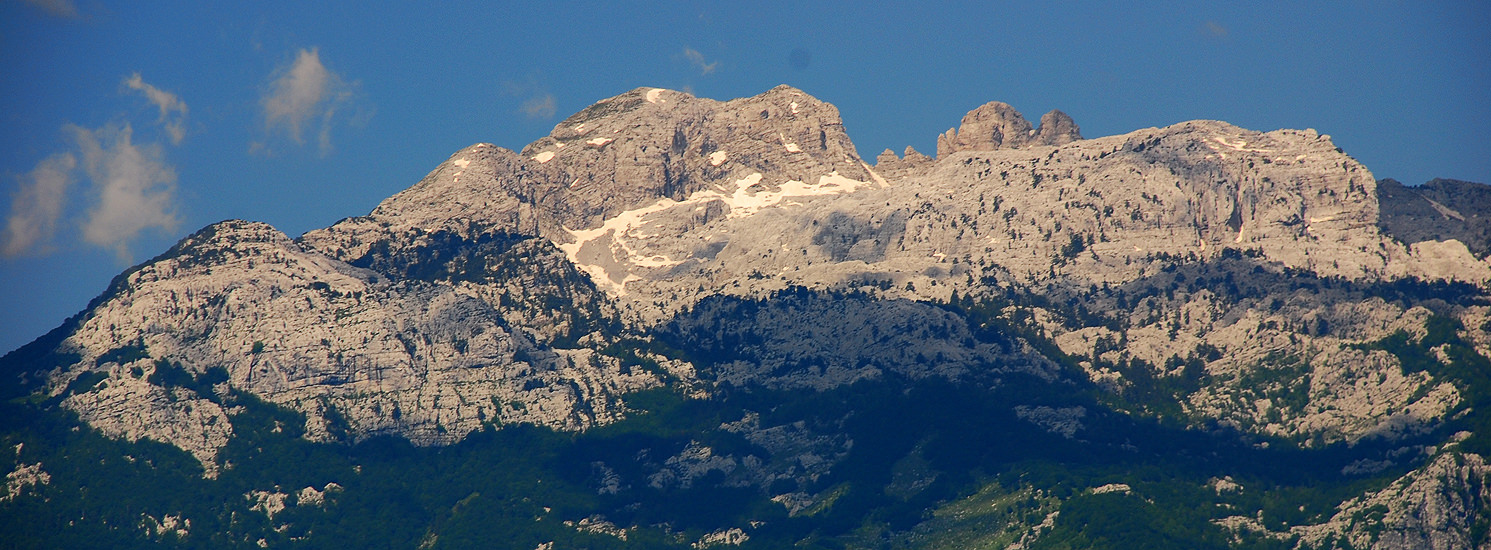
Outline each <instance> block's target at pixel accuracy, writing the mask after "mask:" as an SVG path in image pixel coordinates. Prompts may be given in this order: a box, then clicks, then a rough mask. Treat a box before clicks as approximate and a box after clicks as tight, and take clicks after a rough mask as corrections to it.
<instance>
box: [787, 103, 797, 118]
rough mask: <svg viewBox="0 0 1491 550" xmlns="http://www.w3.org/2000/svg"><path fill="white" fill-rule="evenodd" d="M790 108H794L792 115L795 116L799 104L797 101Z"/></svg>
mask: <svg viewBox="0 0 1491 550" xmlns="http://www.w3.org/2000/svg"><path fill="white" fill-rule="evenodd" d="M788 106H789V107H791V108H792V114H794V115H795V114H797V102H796V101H793V102H792V104H791V105H788Z"/></svg>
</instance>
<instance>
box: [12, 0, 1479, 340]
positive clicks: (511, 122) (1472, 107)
mask: <svg viewBox="0 0 1491 550" xmlns="http://www.w3.org/2000/svg"><path fill="white" fill-rule="evenodd" d="M59 1H60V0H50V2H44V3H53V4H56V3H58V2H59ZM61 3H62V4H64V5H68V4H70V5H71V6H72V7H73V8H74V9H75V11H76V15H75V16H72V17H60V16H57V15H55V14H53V13H52V12H49V11H47V10H46V9H43V8H41V7H38V6H36V5H33V4H31V3H24V2H18V1H15V0H0V75H3V77H0V216H6V217H9V216H11V212H12V208H11V203H12V200H13V197H14V196H15V194H16V193H17V190H18V189H19V188H20V186H21V182H22V179H23V176H24V175H25V174H27V173H29V172H31V171H32V170H33V169H34V168H35V167H36V166H37V165H38V163H40V162H42V161H43V160H44V159H46V158H48V157H49V156H51V155H54V154H57V153H63V152H67V151H76V143H75V139H74V138H73V137H72V135H73V134H71V133H69V131H66V130H64V127H65V126H66V125H69V124H72V125H77V126H79V127H82V128H85V129H97V128H102V127H105V126H108V125H111V124H112V125H116V126H118V125H123V124H128V125H130V127H131V128H132V129H133V130H134V142H135V143H136V144H151V143H154V144H159V145H160V147H161V149H160V150H161V156H160V160H161V161H163V162H164V163H165V164H167V165H169V166H170V167H171V168H173V169H174V170H175V172H176V174H177V182H176V191H175V193H174V195H173V196H172V204H173V205H174V206H173V207H174V212H175V213H176V215H177V217H178V218H179V219H180V223H179V224H178V225H177V226H176V227H175V228H174V229H171V230H166V231H162V230H157V229H147V230H145V231H143V232H141V233H140V234H139V235H137V236H134V237H133V238H132V239H130V240H129V249H128V254H126V255H123V256H121V255H120V254H118V253H117V252H116V251H115V250H112V249H108V248H103V247H100V246H96V245H93V244H89V243H87V242H85V241H84V240H83V239H82V238H81V230H80V226H81V225H82V223H83V221H84V219H85V218H86V216H87V212H88V210H89V208H90V207H91V205H93V204H95V203H96V201H97V199H96V198H95V197H94V196H93V193H92V191H91V187H90V185H89V184H88V183H87V181H86V179H82V180H80V181H79V182H76V183H74V184H73V185H72V187H70V188H69V189H70V191H69V196H68V200H67V202H66V205H67V206H66V208H65V210H64V212H63V214H62V216H61V217H60V218H59V220H58V226H57V231H56V233H55V234H54V235H52V237H51V238H50V239H49V240H47V241H46V242H45V243H43V246H40V247H35V248H34V249H32V250H29V251H28V252H26V253H24V254H21V255H18V256H12V257H0V352H4V351H6V350H10V349H13V348H15V347H18V346H20V345H22V344H24V343H26V342H28V341H30V340H31V339H33V338H35V337H37V336H40V335H41V334H43V333H44V332H46V331H47V330H48V329H50V328H52V327H55V326H57V325H58V324H60V323H61V322H62V320H63V319H64V318H66V317H67V316H69V315H71V314H73V313H76V312H77V311H79V310H81V309H82V308H83V307H84V305H85V304H86V303H87V302H88V300H89V299H90V298H92V297H93V296H96V295H97V294H98V293H100V292H101V291H102V290H103V289H104V287H105V286H106V285H107V283H108V281H109V279H110V278H111V277H113V276H114V275H115V274H117V273H119V272H120V271H122V270H124V269H125V268H126V267H128V266H129V265H130V264H132V263H136V262H140V261H144V260H146V259H148V258H150V257H151V256H153V255H155V254H158V253H160V252H162V251H164V250H165V249H167V248H168V247H169V246H170V245H171V244H172V243H174V242H175V241H176V240H178V239H180V238H181V237H183V236H185V235H187V234H189V233H191V232H193V231H195V230H196V229H198V228H200V227H202V226H203V225H206V224H209V223H212V222H215V221H218V220H222V219H226V218H243V219H249V220H259V221H265V222H269V223H271V224H273V225H274V226H276V227H278V228H280V229H281V230H283V231H285V232H286V233H288V234H290V235H291V236H296V235H299V234H300V233H302V232H304V231H306V230H309V229H313V228H317V227H323V226H326V225H329V224H331V223H333V222H335V221H336V220H338V219H340V218H343V217H347V216H353V215H360V214H364V213H367V212H368V211H369V210H371V209H372V208H373V206H375V205H376V204H377V202H378V201H380V200H382V199H383V198H386V197H388V196H389V195H392V194H394V193H396V192H398V191H399V190H402V189H404V188H406V187H408V186H410V185H412V184H414V183H415V182H417V181H418V180H419V179H420V178H421V177H423V176H424V175H425V173H427V172H428V171H429V170H431V169H432V168H434V167H435V166H436V165H437V164H438V163H440V162H441V161H443V160H444V159H445V158H446V157H447V156H448V155H450V154H451V153H453V152H455V151H456V150H457V149H460V148H461V147H464V146H466V145H470V144H472V143H476V142H491V143H495V144H497V145H500V146H503V147H508V148H512V149H518V148H521V147H522V146H523V145H524V144H526V143H528V142H530V141H532V140H535V139H537V138H539V137H540V136H543V135H545V134H547V133H548V131H549V129H551V128H552V127H553V125H554V124H555V123H557V122H558V121H559V120H562V119H563V118H564V117H565V116H567V115H569V114H570V113H573V112H575V111H578V110H580V109H582V108H584V107H585V106H587V105H589V104H591V103H594V102H595V101H597V100H600V99H603V98H606V97H609V96H612V95H616V94H619V93H622V92H625V91H627V90H630V89H632V88H636V87H640V86H658V87H666V88H672V89H679V90H687V91H691V92H692V93H694V94H696V95H699V96H704V97H711V98H716V99H730V98H735V97H743V96H750V95H755V94H758V93H761V92H763V91H765V90H768V89H770V88H771V87H773V86H775V85H777V84H782V83H786V84H791V85H793V86H796V87H798V88H801V89H803V90H805V91H807V92H808V93H811V94H813V95H815V96H817V97H818V98H820V99H822V100H825V101H828V102H830V103H833V104H835V105H837V106H838V107H839V109H840V112H841V113H842V115H843V118H844V123H845V126H846V128H847V130H848V132H849V134H850V136H851V137H852V138H853V139H854V141H855V144H856V146H857V147H858V148H859V152H860V154H861V155H862V156H865V157H867V158H873V157H874V156H875V155H876V154H878V153H879V152H880V151H881V150H883V149H885V148H892V149H894V150H896V151H897V152H899V151H900V150H901V149H903V148H904V147H905V146H907V145H912V146H914V147H916V148H917V149H918V150H921V151H922V152H925V153H928V154H932V153H934V152H935V143H936V136H937V134H939V133H941V132H943V131H945V130H947V129H948V128H950V127H952V126H954V125H956V124H957V122H958V119H959V118H960V117H961V116H962V115H963V114H964V113H965V112H967V111H968V110H970V109H972V108H974V107H976V106H978V105H980V104H982V103H984V102H986V101H990V100H1000V101H1005V102H1007V103H1010V104H1011V105H1013V106H1014V107H1015V108H1016V109H1019V110H1020V111H1021V112H1023V113H1025V115H1026V117H1027V118H1030V119H1032V120H1036V119H1038V118H1039V117H1040V115H1041V114H1042V113H1044V112H1046V111H1048V110H1050V109H1061V110H1063V111H1066V112H1067V113H1068V114H1070V115H1071V116H1072V117H1073V118H1074V119H1075V120H1076V121H1077V123H1078V124H1079V125H1080V126H1081V127H1082V133H1083V135H1085V136H1087V137H1098V136H1104V135H1111V134H1117V133H1124V132H1129V131H1132V130H1135V129H1139V128H1145V127H1151V126H1164V125H1168V124H1173V123H1177V122H1182V121H1185V120H1191V119H1219V120H1226V121H1228V122H1231V123H1233V124H1237V125H1239V126H1242V127H1245V128H1251V129H1256V130H1265V131H1266V130H1273V129H1277V128H1315V129H1317V130H1318V131H1320V132H1322V133H1326V134H1331V135H1332V136H1333V138H1334V140H1335V142H1336V144H1337V145H1338V146H1340V147H1342V148H1343V149H1344V150H1345V151H1346V152H1348V153H1349V154H1351V155H1353V156H1354V157H1356V158H1357V159H1358V160H1360V161H1362V162H1363V163H1364V164H1365V165H1366V166H1367V167H1368V168H1369V169H1371V170H1372V171H1373V173H1374V174H1375V175H1376V176H1377V177H1379V178H1385V177H1391V178H1396V179H1399V180H1402V181H1404V182H1406V183H1410V184H1416V183H1421V182H1423V181H1426V180H1428V179H1431V178H1434V177H1451V178H1458V179H1467V180H1473V181H1481V182H1488V181H1491V91H1488V90H1491V87H1488V85H1491V30H1488V29H1491V7H1488V4H1486V3H1485V2H1440V3H1420V2H1354V3H1263V4H1252V3H1236V2H1229V3H1211V2H1172V3H1150V4H1147V5H1146V6H1145V7H1131V6H1129V5H1127V4H1129V3H1086V2H1059V1H1058V2H1041V3H1030V4H1020V5H1014V4H1006V3H998V2H969V3H951V4H948V5H943V6H918V5H903V4H885V3H873V4H872V3H862V4H853V5H841V4H839V3H832V4H819V3H809V2H793V3H751V4H750V5H749V6H747V5H746V4H747V3H736V2H729V3H698V4H695V3H668V4H645V5H644V4H632V3H605V4H589V3H527V4H524V5H517V6H512V5H494V4H489V3H476V2H439V3H431V5H424V4H415V3H398V4H392V5H388V4H384V3H352V2H348V3H336V4H331V5H329V6H322V5H314V6H312V5H307V4H310V3H304V2H233V3H207V2H144V3H126V4H114V3H108V4H105V3H103V2H98V1H96V0H75V1H73V2H61ZM1298 4H1307V5H1298ZM302 50H314V51H316V52H317V53H318V55H319V59H320V61H321V62H322V63H323V64H324V66H325V68H326V69H328V70H329V71H331V72H333V73H335V74H336V75H337V76H338V77H340V79H341V80H342V81H343V82H344V83H345V85H344V86H343V87H342V88H340V90H341V91H342V92H344V93H345V97H344V99H343V100H341V101H339V102H336V103H335V105H336V107H337V111H336V112H335V113H333V115H332V116H331V118H330V121H331V123H330V124H331V126H330V128H331V130H330V134H329V136H330V139H329V141H330V145H331V147H330V148H329V149H325V150H323V149H322V148H321V147H319V145H318V141H317V139H316V134H317V130H316V129H319V120H320V118H319V115H318V118H317V119H316V121H315V122H314V124H315V125H316V129H312V130H308V131H307V132H306V133H307V137H306V139H305V143H303V144H300V143H296V142H294V141H293V140H291V139H289V138H287V137H286V135H285V133H284V132H283V131H276V130H274V129H271V128H269V127H268V126H267V125H266V119H265V113H264V108H263V106H262V103H261V98H262V97H263V96H264V95H265V94H267V93H270V92H271V91H272V87H271V82H272V80H273V79H274V78H275V76H276V75H278V74H282V71H284V70H285V69H286V68H287V67H289V66H290V64H291V63H292V62H293V61H295V59H296V58H297V55H298V54H299V52H301V51H302ZM686 51H693V52H697V54H698V56H699V58H700V59H699V60H698V62H695V61H694V60H691V59H690V57H689V55H688V54H687V53H686ZM705 67H711V69H710V70H708V71H707V72H706V70H705ZM134 73H139V74H140V75H141V78H142V79H143V80H144V81H145V82H147V83H149V84H151V85H153V86H155V87H157V88H159V89H161V90H164V91H167V92H170V93H172V94H175V95H176V96H177V97H178V98H179V99H180V100H181V101H183V102H184V103H185V104H186V105H187V106H188V108H189V113H188V115H187V116H186V118H185V125H186V129H187V133H186V136H185V138H184V139H183V140H182V141H181V143H180V144H179V145H171V144H170V143H169V141H168V139H167V136H166V134H165V133H164V131H163V130H162V129H161V127H160V125H159V124H157V120H158V111H157V110H156V107H154V106H153V105H151V104H150V103H149V102H148V101H146V100H145V98H144V96H142V95H140V94H138V93H135V92H132V91H130V90H128V89H126V87H125V86H124V85H123V81H124V79H126V78H127V77H129V76H130V75H132V74H134ZM546 96H552V98H553V105H554V113H553V114H552V115H549V116H542V115H546V113H540V115H541V116H532V115H531V114H529V113H525V112H524V110H523V106H524V104H525V102H530V101H536V100H539V99H541V98H543V97H546ZM256 143H260V144H265V145H264V147H262V148H259V149H257V150H255V147H254V144H256ZM3 223H4V222H3V219H0V226H3Z"/></svg>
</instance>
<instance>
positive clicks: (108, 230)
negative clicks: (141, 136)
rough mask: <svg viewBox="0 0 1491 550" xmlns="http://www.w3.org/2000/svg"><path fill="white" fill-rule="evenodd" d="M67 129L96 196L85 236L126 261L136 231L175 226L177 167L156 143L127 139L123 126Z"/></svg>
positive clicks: (127, 134) (131, 132)
mask: <svg viewBox="0 0 1491 550" xmlns="http://www.w3.org/2000/svg"><path fill="white" fill-rule="evenodd" d="M67 130H68V131H69V132H71V133H72V134H73V139H74V140H76V142H77V146H78V149H79V150H80V151H81V152H82V154H83V169H84V172H85V173H86V174H87V175H88V179H89V180H90V181H91V182H92V186H93V191H94V194H95V196H96V199H97V202H95V203H94V205H93V207H92V208H90V209H89V210H88V214H87V217H86V219H85V220H84V222H83V239H84V240H86V241H88V242H89V243H92V244H95V245H98V246H102V247H105V248H112V249H114V251H115V252H116V253H117V254H118V255H119V257H120V258H121V259H122V260H125V261H128V260H130V259H131V258H130V253H129V242H130V241H131V240H133V239H134V238H135V237H136V236H137V235H139V234H140V232H141V231H143V230H145V229H149V228H152V227H153V228H158V229H161V230H164V231H174V230H175V229H176V226H177V225H178V224H179V223H180V219H178V218H177V217H176V212H175V210H176V205H175V202H176V170H175V169H174V168H172V167H171V165H169V164H166V162H165V161H164V160H163V151H162V149H161V146H160V145H159V144H147V145H135V144H134V143H131V141H130V138H131V135H132V134H133V131H132V130H131V129H130V126H129V125H128V124H125V125H124V126H122V127H120V126H115V125H110V126H105V127H103V128H99V129H97V130H89V129H87V128H83V127H80V126H73V125H68V126H67Z"/></svg>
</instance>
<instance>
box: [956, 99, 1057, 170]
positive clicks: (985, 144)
mask: <svg viewBox="0 0 1491 550" xmlns="http://www.w3.org/2000/svg"><path fill="white" fill-rule="evenodd" d="M1079 139H1082V134H1081V132H1080V130H1079V129H1078V128H1077V123H1076V122H1074V121H1073V120H1072V117H1070V116H1067V114H1066V113H1063V112H1061V111H1051V112H1049V113H1046V114H1045V115H1043V116H1041V127H1040V128H1039V129H1036V128H1033V127H1031V125H1030V121H1028V120H1025V117H1024V116H1023V115H1021V114H1020V112H1019V111H1016V110H1015V108H1014V107H1011V106H1009V104H1007V103H1003V102H999V101H991V102H989V103H985V104H983V105H981V106H979V107H978V108H977V109H974V110H972V111H969V112H968V114H966V115H963V121H962V122H961V123H960V124H959V126H958V127H957V128H956V129H950V130H948V131H947V133H944V134H942V135H941V136H938V137H937V158H943V157H945V156H947V155H950V154H953V153H956V152H958V151H994V150H998V149H1019V148H1021V147H1026V146H1030V145H1066V144H1068V143H1071V142H1073V141H1077V140H1079Z"/></svg>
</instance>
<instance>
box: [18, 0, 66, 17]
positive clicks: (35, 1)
mask: <svg viewBox="0 0 1491 550" xmlns="http://www.w3.org/2000/svg"><path fill="white" fill-rule="evenodd" d="M25 2H26V3H27V4H31V5H33V6H36V7H38V8H41V9H43V10H46V12H47V13H50V14H52V15H55V16H57V17H66V18H69V19H71V18H74V17H77V16H78V6H77V5H75V4H73V3H72V0H25Z"/></svg>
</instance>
